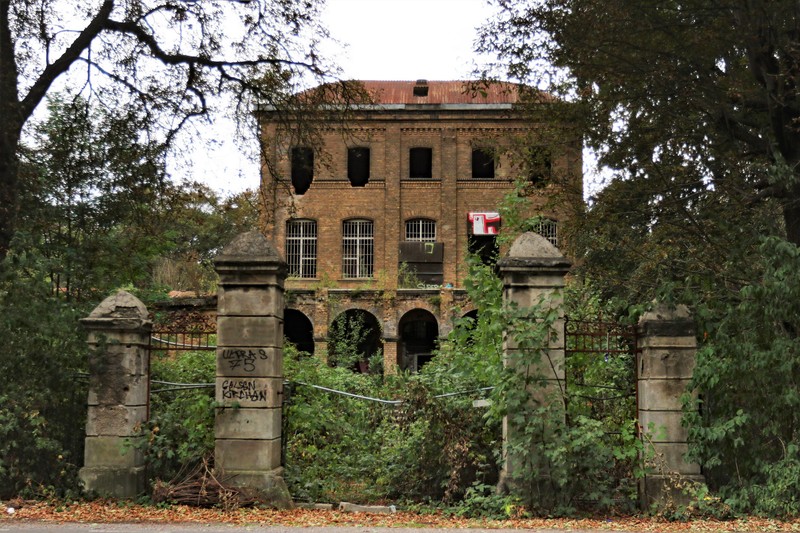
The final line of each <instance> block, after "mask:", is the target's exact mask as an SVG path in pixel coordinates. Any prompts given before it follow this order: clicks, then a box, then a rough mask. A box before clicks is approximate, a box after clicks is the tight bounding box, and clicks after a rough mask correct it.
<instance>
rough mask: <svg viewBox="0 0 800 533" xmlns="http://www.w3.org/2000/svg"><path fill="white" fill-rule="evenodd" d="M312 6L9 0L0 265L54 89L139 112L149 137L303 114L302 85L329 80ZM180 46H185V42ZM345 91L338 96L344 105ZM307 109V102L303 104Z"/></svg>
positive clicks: (2, 96) (295, 2) (2, 43)
mask: <svg viewBox="0 0 800 533" xmlns="http://www.w3.org/2000/svg"><path fill="white" fill-rule="evenodd" d="M319 6H320V2H318V1H316V0H252V1H245V0H241V1H240V0H208V1H205V0H204V1H202V2H177V3H176V2H173V1H171V0H132V1H127V2H123V1H121V0H92V1H89V2H81V3H71V2H62V1H61V0H44V1H33V0H3V1H2V2H0V117H2V121H0V124H1V125H0V259H2V258H3V257H4V256H5V255H6V253H7V251H8V247H9V245H10V242H11V238H12V237H13V235H14V229H15V226H16V214H17V208H18V207H19V205H20V204H19V193H20V190H21V188H23V187H25V183H24V181H25V176H24V175H21V174H20V166H19V150H18V149H19V143H20V139H21V138H22V137H23V129H24V128H25V126H26V124H27V123H28V122H29V121H30V119H31V117H32V116H33V114H34V111H35V110H36V109H37V107H39V105H40V104H42V103H43V102H44V100H45V98H46V96H47V95H48V93H50V92H51V91H52V90H53V88H54V86H56V87H57V85H56V84H58V83H62V82H64V81H65V80H66V83H68V84H72V85H73V88H74V89H75V91H74V92H79V91H80V92H82V94H84V95H86V96H87V97H89V96H92V97H94V98H96V99H98V100H100V101H102V102H103V104H104V105H106V106H108V107H109V108H111V109H114V110H115V111H117V112H119V113H120V114H123V115H124V109H125V108H126V107H127V106H129V105H141V106H142V107H143V108H144V110H145V113H146V115H147V123H148V127H149V128H150V131H151V132H154V133H157V135H155V136H156V137H159V138H160V139H161V140H162V141H165V142H166V143H167V144H171V143H172V141H173V139H174V137H175V133H176V132H177V131H179V130H181V129H183V128H185V127H186V126H187V125H189V124H190V123H191V122H192V121H193V120H195V119H198V118H199V117H204V116H205V115H207V114H208V113H209V112H211V111H215V108H216V107H219V105H218V103H219V100H217V99H216V97H218V96H223V97H224V99H225V103H226V104H231V105H230V106H226V107H228V109H232V110H233V112H235V113H238V114H239V117H240V118H241V119H242V124H244V123H248V119H250V120H251V119H252V114H251V112H252V108H251V104H252V103H253V102H259V103H262V104H269V105H274V106H276V107H277V108H278V109H281V110H289V109H294V108H296V107H297V105H298V102H299V100H298V99H297V98H295V97H294V96H292V95H293V93H294V92H295V91H294V90H293V86H297V85H298V84H300V83H301V81H302V80H301V79H302V77H303V76H305V77H306V80H305V81H308V79H315V80H316V81H322V80H326V79H327V75H328V74H330V73H331V72H333V69H331V68H329V67H328V66H327V65H326V64H325V63H324V61H323V60H322V59H321V56H320V54H319V53H318V50H317V48H318V45H319V42H320V41H321V40H323V39H325V38H326V37H327V32H326V31H325V30H324V29H322V28H321V27H320V26H319V25H318V23H317V17H318V13H319ZM177 36H179V38H178V37H177ZM343 87H344V86H343V85H335V84H334V85H331V86H329V88H330V89H331V92H337V94H341V91H338V89H341V88H343ZM306 103H308V102H306Z"/></svg>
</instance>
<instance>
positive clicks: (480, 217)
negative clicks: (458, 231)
mask: <svg viewBox="0 0 800 533" xmlns="http://www.w3.org/2000/svg"><path fill="white" fill-rule="evenodd" d="M469 221H470V222H471V223H472V234H473V235H497V233H498V232H499V231H500V213H495V212H491V211H489V212H482V213H470V214H469Z"/></svg>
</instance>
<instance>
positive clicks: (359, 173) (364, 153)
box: [347, 147, 369, 187]
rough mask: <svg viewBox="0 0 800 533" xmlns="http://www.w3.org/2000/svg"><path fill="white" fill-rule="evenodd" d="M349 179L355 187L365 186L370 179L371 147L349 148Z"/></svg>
mask: <svg viewBox="0 0 800 533" xmlns="http://www.w3.org/2000/svg"><path fill="white" fill-rule="evenodd" d="M347 179H348V180H350V185H352V186H353V187H363V186H364V185H366V184H367V182H368V181H369V148H364V147H357V148H348V149H347Z"/></svg>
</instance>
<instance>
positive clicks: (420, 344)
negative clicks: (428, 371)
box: [398, 309, 439, 372]
mask: <svg viewBox="0 0 800 533" xmlns="http://www.w3.org/2000/svg"><path fill="white" fill-rule="evenodd" d="M398 331H399V332H400V346H399V347H398V348H399V350H398V359H399V361H398V362H399V364H400V369H401V370H405V371H408V372H419V370H420V369H421V368H422V367H423V366H424V365H425V363H427V362H428V361H430V360H431V358H432V357H433V351H434V350H435V349H436V344H437V341H438V339H439V324H438V322H436V317H435V316H433V314H432V313H431V312H429V311H426V310H425V309H412V310H411V311H409V312H408V313H406V314H405V315H403V318H401V319H400V324H399V326H398Z"/></svg>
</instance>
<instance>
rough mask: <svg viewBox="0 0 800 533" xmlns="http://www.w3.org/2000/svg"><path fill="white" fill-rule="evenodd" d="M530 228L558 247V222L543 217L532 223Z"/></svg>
mask: <svg viewBox="0 0 800 533" xmlns="http://www.w3.org/2000/svg"><path fill="white" fill-rule="evenodd" d="M532 229H533V231H535V232H536V233H538V234H539V235H541V236H542V237H544V238H545V239H547V240H548V241H550V243H551V244H552V245H553V246H555V247H556V248H558V222H556V221H555V220H551V219H549V218H543V219H541V220H539V222H537V223H536V224H534V226H533V228H532Z"/></svg>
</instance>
